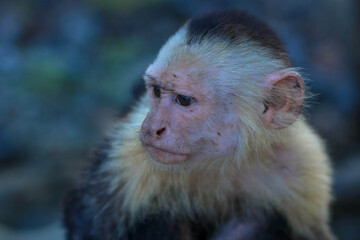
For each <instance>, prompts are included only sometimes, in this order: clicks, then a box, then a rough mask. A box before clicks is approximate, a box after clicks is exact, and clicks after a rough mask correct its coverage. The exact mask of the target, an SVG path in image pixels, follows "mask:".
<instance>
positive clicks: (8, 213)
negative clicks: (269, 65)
mask: <svg viewBox="0 0 360 240" xmlns="http://www.w3.org/2000/svg"><path fill="white" fill-rule="evenodd" d="M355 4H356V2H355V1H350V0H344V1H336V0H319V1H310V0H296V1H280V0H274V1H266V0H256V1H236V2H235V1H221V0H210V1H205V0H202V1H195V2H194V1H191V0H184V1H175V0H168V1H166V0H149V1H145V0H122V1H111V0H105V1H101V0H89V1H70V0H65V1H55V0H32V1H27V0H22V1H21V0H19V1H11V0H2V1H1V2H0V184H1V185H0V239H4V240H15V239H19V240H20V239H21V240H32V239H34V240H35V239H36V240H41V239H52V240H57V239H64V236H63V230H62V228H61V220H60V219H61V200H62V198H63V196H64V194H65V193H66V192H67V191H68V190H69V189H70V188H71V187H72V186H73V185H74V184H75V181H76V179H77V178H78V176H79V171H80V169H81V168H82V167H83V166H85V165H86V161H87V159H88V157H89V156H90V155H91V149H93V148H94V146H96V144H97V143H98V142H99V141H100V139H101V135H102V132H103V131H104V129H105V126H106V125H107V123H108V122H109V120H110V119H111V118H112V117H113V116H115V115H116V114H117V113H118V112H120V113H121V112H123V111H125V109H127V108H128V107H129V104H130V102H131V101H132V100H133V99H134V98H136V97H137V96H138V93H139V92H140V91H141V88H142V85H141V84H142V80H141V78H142V74H143V72H144V71H145V69H146V67H147V65H148V64H149V63H151V61H152V60H153V59H154V58H155V56H156V53H157V51H158V50H159V48H160V47H161V45H162V44H163V43H164V42H165V41H166V40H167V38H168V37H169V36H170V35H171V34H173V33H174V32H175V31H176V30H177V29H178V28H179V27H180V26H181V25H182V24H183V23H184V21H185V20H186V19H188V18H189V17H190V16H193V15H196V14H199V13H203V12H208V11H210V10H219V9H224V8H238V9H245V10H248V11H249V12H250V13H252V14H254V15H256V16H258V17H260V18H261V19H263V20H265V21H266V22H268V23H269V24H270V25H271V26H272V27H273V28H274V29H275V30H276V31H277V32H278V33H279V35H280V36H281V37H282V38H283V40H284V41H285V43H286V45H287V48H288V50H289V52H290V55H291V57H292V59H293V63H294V65H295V66H297V67H302V68H303V71H304V73H305V74H306V76H307V77H308V78H309V79H311V81H310V83H309V86H310V88H311V91H312V92H313V93H315V94H316V96H315V97H314V98H313V99H312V100H311V101H310V105H311V107H310V108H308V109H307V111H306V113H305V114H306V116H307V118H308V119H309V121H310V122H311V123H312V125H313V126H314V127H315V128H316V130H317V131H318V132H319V133H320V134H321V135H322V136H323V138H324V139H325V141H326V143H327V145H328V149H329V152H330V154H331V156H332V158H333V166H334V170H335V172H334V176H335V184H334V192H335V201H334V204H333V218H332V219H333V227H334V231H335V233H336V234H337V236H338V237H339V239H344V240H346V239H349V240H352V239H360V228H359V227H358V226H360V131H359V120H360V113H359V112H360V111H359V109H360V106H359V104H360V101H359V82H358V79H359V76H360V73H359V71H360V70H359V69H360V52H359V50H360V48H359V47H358V45H359V39H360V38H359V34H360V32H359V29H360V26H359V24H358V21H357V20H359V19H357V18H359V14H358V12H357V11H358V9H360V8H359V5H357V6H356V5H355Z"/></svg>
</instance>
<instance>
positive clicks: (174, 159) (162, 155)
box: [146, 145, 189, 164]
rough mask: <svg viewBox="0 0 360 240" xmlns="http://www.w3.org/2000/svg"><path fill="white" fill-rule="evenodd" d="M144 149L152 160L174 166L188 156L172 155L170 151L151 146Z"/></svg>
mask: <svg viewBox="0 0 360 240" xmlns="http://www.w3.org/2000/svg"><path fill="white" fill-rule="evenodd" d="M146 149H147V151H148V153H149V154H150V156H151V158H152V159H154V160H155V161H157V162H159V163H162V164H175V163H179V162H182V161H185V160H187V159H188V158H189V154H182V153H174V152H172V151H170V150H167V149H166V150H165V149H162V148H158V147H154V146H151V145H146Z"/></svg>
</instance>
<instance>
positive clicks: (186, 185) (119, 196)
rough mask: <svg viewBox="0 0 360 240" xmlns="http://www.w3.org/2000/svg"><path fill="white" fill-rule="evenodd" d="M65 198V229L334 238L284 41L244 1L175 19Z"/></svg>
mask: <svg viewBox="0 0 360 240" xmlns="http://www.w3.org/2000/svg"><path fill="white" fill-rule="evenodd" d="M144 80H145V84H146V87H147V94H146V96H144V97H143V98H142V99H141V101H140V102H139V103H138V104H137V106H136V107H135V108H134V109H133V111H132V112H131V113H130V114H128V115H127V116H126V117H125V118H124V119H122V120H121V121H119V122H118V123H117V124H115V126H114V127H113V129H112V131H111V133H110V135H109V137H108V138H107V141H106V142H105V144H104V147H103V148H102V149H101V150H100V151H99V152H98V155H97V157H96V158H95V160H94V162H93V164H92V165H91V167H89V168H88V169H87V170H86V171H85V172H84V175H83V178H82V181H81V182H80V183H79V185H78V187H77V188H76V189H75V190H73V191H71V192H70V193H69V194H68V196H67V197H66V199H65V217H64V220H65V225H66V228H67V239H69V240H113V239H114V240H115V239H116V240H117V239H127V240H133V239H139V240H144V239H155V240H162V239H171V240H185V239H187V240H195V239H213V240H224V239H237V240H240V239H241V240H300V239H302V240H330V239H331V240H333V239H334V237H333V235H332V233H331V231H330V229H329V226H328V221H329V202H330V200H331V194H330V185H331V169H330V167H329V160H328V156H327V154H326V152H325V150H324V145H323V143H322V141H321V139H319V137H318V136H317V135H316V133H314V131H313V130H312V129H311V128H310V127H309V126H308V124H307V123H306V121H305V119H304V117H302V116H301V109H302V106H303V101H304V98H305V86H304V81H303V79H302V77H301V75H300V73H299V72H298V71H297V69H295V68H293V67H292V65H291V62H290V59H289V56H288V54H287V52H286V50H285V48H284V45H283V44H282V42H281V41H280V40H279V38H278V37H277V35H276V34H275V33H274V32H273V31H272V30H271V29H269V27H268V26H267V25H266V24H264V23H263V22H261V21H259V20H257V19H255V18H254V17H252V16H250V15H248V14H247V13H245V12H239V11H221V12H215V13H210V14H207V15H204V16H200V17H196V18H193V19H191V20H189V21H188V22H186V23H185V25H184V26H183V27H181V28H180V30H179V31H178V32H177V33H176V34H175V35H174V36H172V37H171V38H170V39H169V40H168V41H167V43H166V44H165V45H164V46H163V47H162V48H161V50H160V52H159V54H158V56H157V58H156V59H155V61H154V62H153V63H152V64H151V65H150V66H149V67H148V69H147V70H146V72H145V74H144Z"/></svg>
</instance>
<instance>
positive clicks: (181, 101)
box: [175, 95, 194, 107]
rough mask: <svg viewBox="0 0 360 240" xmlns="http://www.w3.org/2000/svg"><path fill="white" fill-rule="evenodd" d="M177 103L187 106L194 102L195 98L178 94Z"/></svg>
mask: <svg viewBox="0 0 360 240" xmlns="http://www.w3.org/2000/svg"><path fill="white" fill-rule="evenodd" d="M175 101H176V103H178V104H180V105H181V106H184V107H187V106H190V105H191V104H193V102H194V99H193V98H192V97H189V96H184V95H177V96H176V99H175Z"/></svg>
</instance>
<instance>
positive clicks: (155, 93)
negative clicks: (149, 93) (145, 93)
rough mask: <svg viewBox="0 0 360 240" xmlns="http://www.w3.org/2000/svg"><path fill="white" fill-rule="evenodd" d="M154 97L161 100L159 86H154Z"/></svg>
mask: <svg viewBox="0 0 360 240" xmlns="http://www.w3.org/2000/svg"><path fill="white" fill-rule="evenodd" d="M154 95H155V97H157V98H159V97H160V96H161V91H160V87H159V86H158V85H155V86H154Z"/></svg>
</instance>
